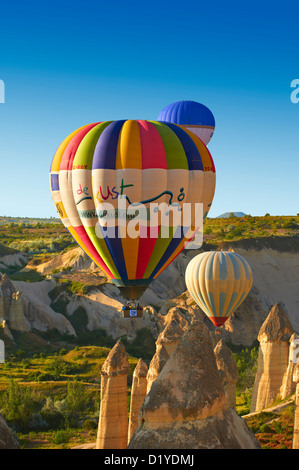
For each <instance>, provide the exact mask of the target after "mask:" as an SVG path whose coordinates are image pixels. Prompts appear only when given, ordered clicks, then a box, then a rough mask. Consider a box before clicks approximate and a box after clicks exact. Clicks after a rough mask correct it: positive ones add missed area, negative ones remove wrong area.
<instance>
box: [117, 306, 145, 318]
mask: <svg viewBox="0 0 299 470" xmlns="http://www.w3.org/2000/svg"><path fill="white" fill-rule="evenodd" d="M121 311H122V315H123V318H142V316H143V307H140V305H139V304H138V305H137V306H135V305H124V306H123V308H122V309H121Z"/></svg>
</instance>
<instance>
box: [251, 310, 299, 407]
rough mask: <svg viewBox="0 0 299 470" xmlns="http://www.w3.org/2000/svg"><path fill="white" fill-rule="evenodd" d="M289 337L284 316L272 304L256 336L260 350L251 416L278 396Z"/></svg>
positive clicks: (282, 312)
mask: <svg viewBox="0 0 299 470" xmlns="http://www.w3.org/2000/svg"><path fill="white" fill-rule="evenodd" d="M293 333H294V330H293V327H292V325H291V323H290V321H289V319H288V316H287V314H286V312H285V311H284V309H283V308H282V306H281V305H280V304H278V303H277V304H275V305H274V306H273V308H272V309H271V311H270V313H269V315H268V317H267V318H266V320H265V321H264V323H263V325H262V327H261V329H260V331H259V335H258V341H259V342H260V347H259V357H258V369H257V374H256V377H255V383H254V387H253V392H252V400H251V409H250V412H251V413H253V412H254V411H259V410H262V409H263V408H265V407H267V406H269V405H270V404H271V403H272V402H273V401H274V400H276V399H277V398H278V397H280V396H281V387H282V384H283V379H284V376H285V374H286V371H287V367H288V362H289V341H290V338H291V336H292V334H293Z"/></svg>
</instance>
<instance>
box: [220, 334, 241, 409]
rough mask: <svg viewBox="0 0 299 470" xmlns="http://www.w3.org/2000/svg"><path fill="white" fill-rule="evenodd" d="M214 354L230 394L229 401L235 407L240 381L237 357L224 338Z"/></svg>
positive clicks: (226, 390) (223, 382) (225, 388)
mask: <svg viewBox="0 0 299 470" xmlns="http://www.w3.org/2000/svg"><path fill="white" fill-rule="evenodd" d="M214 354H215V357H216V364H217V368H218V372H219V375H220V378H221V381H222V385H223V388H224V390H225V392H226V393H227V396H228V402H229V404H230V406H231V407H232V408H235V407H236V383H237V382H238V377H239V374H238V368H237V364H236V361H235V358H234V356H233V353H232V352H231V350H230V349H229V347H228V346H227V345H226V344H225V342H224V341H223V339H220V341H218V343H217V345H216V347H215V348H214Z"/></svg>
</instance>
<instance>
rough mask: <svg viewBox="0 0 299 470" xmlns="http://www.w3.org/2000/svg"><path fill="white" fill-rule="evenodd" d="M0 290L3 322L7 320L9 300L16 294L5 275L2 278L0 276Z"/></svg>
mask: <svg viewBox="0 0 299 470" xmlns="http://www.w3.org/2000/svg"><path fill="white" fill-rule="evenodd" d="M0 289H1V291H2V295H3V311H4V320H8V318H9V311H10V305H11V298H12V294H13V293H14V292H16V288H15V286H14V285H13V283H12V282H11V280H10V279H9V278H8V277H7V276H6V274H3V275H2V276H1V274H0Z"/></svg>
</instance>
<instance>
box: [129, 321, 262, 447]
mask: <svg viewBox="0 0 299 470" xmlns="http://www.w3.org/2000/svg"><path fill="white" fill-rule="evenodd" d="M128 448H129V449H238V448H242V449H245V448H248V449H249V448H252V449H253V448H260V446H259V444H258V442H257V440H256V438H255V436H254V434H253V433H252V432H251V431H250V430H249V428H248V426H247V425H246V423H245V421H244V420H243V419H242V418H241V417H239V416H238V415H237V414H236V412H235V411H234V410H233V409H232V408H231V407H230V406H229V404H228V400H227V396H226V394H225V391H224V389H223V386H222V383H221V379H220V377H219V373H218V369H217V364H216V359H215V355H214V352H213V347H212V340H211V336H210V333H209V330H208V328H207V327H206V326H205V325H204V323H202V322H201V321H199V320H195V321H193V322H192V323H191V325H190V327H189V329H188V331H186V332H185V334H184V335H183V337H182V338H181V340H180V342H179V344H178V346H177V348H176V350H175V351H174V352H173V354H172V356H171V357H170V358H169V359H168V361H167V363H166V364H165V366H164V368H163V370H162V372H161V373H160V375H159V377H158V378H157V379H156V380H155V382H154V383H153V385H152V388H151V390H150V392H149V393H148V395H147V396H146V397H145V400H144V403H143V405H142V407H141V410H140V413H139V416H138V426H137V429H136V432H135V434H134V435H133V437H132V439H131V441H130V444H129V446H128Z"/></svg>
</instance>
